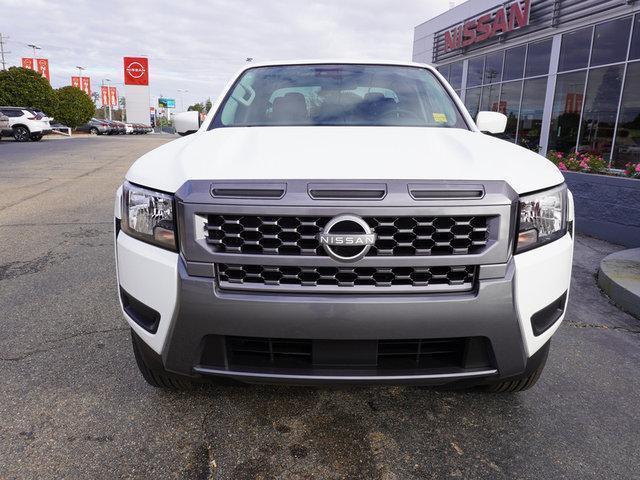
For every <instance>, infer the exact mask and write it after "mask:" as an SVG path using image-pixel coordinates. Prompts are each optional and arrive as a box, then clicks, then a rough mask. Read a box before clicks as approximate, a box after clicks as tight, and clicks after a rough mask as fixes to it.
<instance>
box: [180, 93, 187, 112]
mask: <svg viewBox="0 0 640 480" xmlns="http://www.w3.org/2000/svg"><path fill="white" fill-rule="evenodd" d="M178 92H180V103H181V107H182V111H183V112H184V94H185V93H189V90H182V89H181V88H179V89H178Z"/></svg>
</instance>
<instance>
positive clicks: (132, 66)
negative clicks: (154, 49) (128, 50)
mask: <svg viewBox="0 0 640 480" xmlns="http://www.w3.org/2000/svg"><path fill="white" fill-rule="evenodd" d="M124 84H125V85H149V59H148V58H145V57H124Z"/></svg>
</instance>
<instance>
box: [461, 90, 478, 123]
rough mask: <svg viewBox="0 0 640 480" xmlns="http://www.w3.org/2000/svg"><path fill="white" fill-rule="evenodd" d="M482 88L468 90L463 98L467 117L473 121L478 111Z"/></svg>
mask: <svg viewBox="0 0 640 480" xmlns="http://www.w3.org/2000/svg"><path fill="white" fill-rule="evenodd" d="M481 93H482V88H469V89H467V93H466V95H465V97H464V106H465V107H467V110H469V115H471V117H472V118H473V119H474V120H475V118H476V116H477V115H478V111H479V110H480V94H481Z"/></svg>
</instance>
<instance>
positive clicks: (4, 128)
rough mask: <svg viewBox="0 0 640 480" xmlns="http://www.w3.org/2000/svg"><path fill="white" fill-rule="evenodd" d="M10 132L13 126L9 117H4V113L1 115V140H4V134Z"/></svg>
mask: <svg viewBox="0 0 640 480" xmlns="http://www.w3.org/2000/svg"><path fill="white" fill-rule="evenodd" d="M9 130H11V125H10V124H9V117H7V116H6V115H4V114H3V113H0V140H2V136H3V135H5V136H6V134H4V133H3V132H8V131H9Z"/></svg>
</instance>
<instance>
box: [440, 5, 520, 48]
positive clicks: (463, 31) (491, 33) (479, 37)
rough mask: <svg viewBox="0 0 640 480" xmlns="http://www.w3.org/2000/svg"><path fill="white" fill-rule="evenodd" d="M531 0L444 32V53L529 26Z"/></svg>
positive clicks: (487, 14)
mask: <svg viewBox="0 0 640 480" xmlns="http://www.w3.org/2000/svg"><path fill="white" fill-rule="evenodd" d="M530 12H531V0H518V1H516V2H512V3H511V4H509V5H501V6H500V7H498V8H497V9H496V10H494V11H493V12H490V13H486V14H484V15H481V16H479V17H476V18H472V19H470V20H467V21H465V22H464V24H461V25H457V26H456V27H454V28H452V29H450V30H447V31H446V32H444V52H445V53H446V52H449V51H451V50H456V49H458V48H464V47H468V46H470V45H473V44H475V43H480V42H484V41H485V40H488V39H489V38H492V37H495V36H496V35H502V34H504V33H507V32H511V31H513V30H518V29H519V28H523V27H526V26H527V25H529V14H530Z"/></svg>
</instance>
